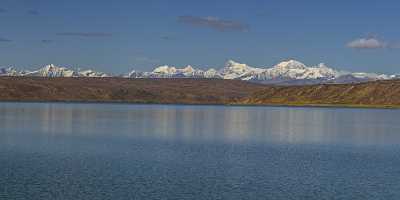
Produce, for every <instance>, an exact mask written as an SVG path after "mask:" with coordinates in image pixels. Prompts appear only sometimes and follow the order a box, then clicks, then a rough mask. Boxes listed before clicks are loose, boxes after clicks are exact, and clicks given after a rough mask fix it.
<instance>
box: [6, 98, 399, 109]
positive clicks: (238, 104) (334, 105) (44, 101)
mask: <svg viewBox="0 0 400 200" xmlns="http://www.w3.org/2000/svg"><path fill="white" fill-rule="evenodd" d="M2 103H38V104H45V103H52V104H58V103H59V104H63V103H64V104H115V105H124V104H125V105H144V106H145V105H160V106H162V105H165V106H174V105H175V106H223V107H286V108H344V109H385V110H398V109H400V105H357V104H242V103H226V104H216V103H209V104H207V103H203V104H201V103H155V102H153V103H143V102H134V101H68V100H54V101H48V100H28V101H26V100H0V104H2Z"/></svg>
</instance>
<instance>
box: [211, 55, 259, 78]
mask: <svg viewBox="0 0 400 200" xmlns="http://www.w3.org/2000/svg"><path fill="white" fill-rule="evenodd" d="M262 71H264V70H263V69H260V68H254V67H250V66H248V65H247V64H242V63H238V62H235V61H233V60H228V61H227V62H226V63H225V67H224V68H223V69H221V70H220V71H219V73H220V74H221V77H223V78H224V79H240V78H241V77H249V76H251V75H254V74H255V73H261V72H262Z"/></svg>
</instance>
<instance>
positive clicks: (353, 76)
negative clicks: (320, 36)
mask: <svg viewBox="0 0 400 200" xmlns="http://www.w3.org/2000/svg"><path fill="white" fill-rule="evenodd" d="M0 76H28V77H29V76H37V77H124V78H217V79H227V80H244V81H251V82H257V83H264V84H275V85H308V84H321V83H332V84H333V83H335V84H337V83H352V82H354V83H356V82H366V81H374V80H390V79H397V78H399V77H400V76H399V75H386V74H376V73H364V72H346V71H341V70H337V69H335V68H332V67H329V66H327V65H326V64H324V63H320V64H318V65H316V66H307V65H305V64H303V63H302V62H300V61H297V60H293V59H291V60H285V61H282V62H280V63H278V64H276V65H274V66H272V67H252V66H249V65H247V64H244V63H239V62H236V61H234V60H228V61H227V62H226V63H225V65H224V67H223V68H221V69H215V68H209V69H206V70H202V69H198V68H195V67H193V66H191V65H187V66H186V67H182V68H179V67H175V66H168V65H161V66H158V67H156V68H154V70H152V71H149V72H146V71H144V72H141V71H136V70H132V71H131V72H129V73H125V74H122V75H110V74H106V73H104V72H97V71H95V70H91V69H88V70H80V69H78V70H71V69H69V68H67V67H59V66H56V65H53V64H50V65H46V66H44V67H42V68H40V69H38V70H34V71H27V70H21V71H18V70H16V69H14V68H10V67H9V68H0Z"/></svg>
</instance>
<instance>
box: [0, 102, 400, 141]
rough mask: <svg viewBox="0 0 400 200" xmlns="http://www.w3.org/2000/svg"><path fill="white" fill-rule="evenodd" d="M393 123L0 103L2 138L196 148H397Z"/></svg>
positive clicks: (264, 112)
mask: <svg viewBox="0 0 400 200" xmlns="http://www.w3.org/2000/svg"><path fill="white" fill-rule="evenodd" d="M399 116H400V111H399V110H379V109H337V108H289V107H226V106H172V105H127V104H119V105H118V104H62V103H1V104H0V127H1V134H0V137H2V139H4V138H5V137H6V136H11V135H15V134H26V133H27V132H29V133H30V134H31V133H32V134H36V135H43V136H45V137H57V136H60V135H64V136H77V137H82V136H85V137H93V136H96V137H102V136H113V137H124V138H158V139H163V140H182V141H194V142H210V141H211V142H235V143H241V142H258V143H295V144H353V145H366V144H398V143H399V142H400V140H399V139H400V134H399V133H400V125H399V124H398V122H397V119H398V117H399ZM3 141H4V140H3Z"/></svg>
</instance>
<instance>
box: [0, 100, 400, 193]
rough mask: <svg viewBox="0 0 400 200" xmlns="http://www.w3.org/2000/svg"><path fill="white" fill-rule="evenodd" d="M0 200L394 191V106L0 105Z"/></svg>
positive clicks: (399, 174) (397, 127) (398, 134)
mask: <svg viewBox="0 0 400 200" xmlns="http://www.w3.org/2000/svg"><path fill="white" fill-rule="evenodd" d="M0 199H52V200H53V199H74V200H75V199H85V200H86V199H228V200H232V199H284V200H286V199H318V200H319V199H352V200H354V199H360V200H365V199H374V200H376V199H396V200H398V199H400V110H384V109H340V108H290V107H228V106H175V105H128V104H64V103H0Z"/></svg>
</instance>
